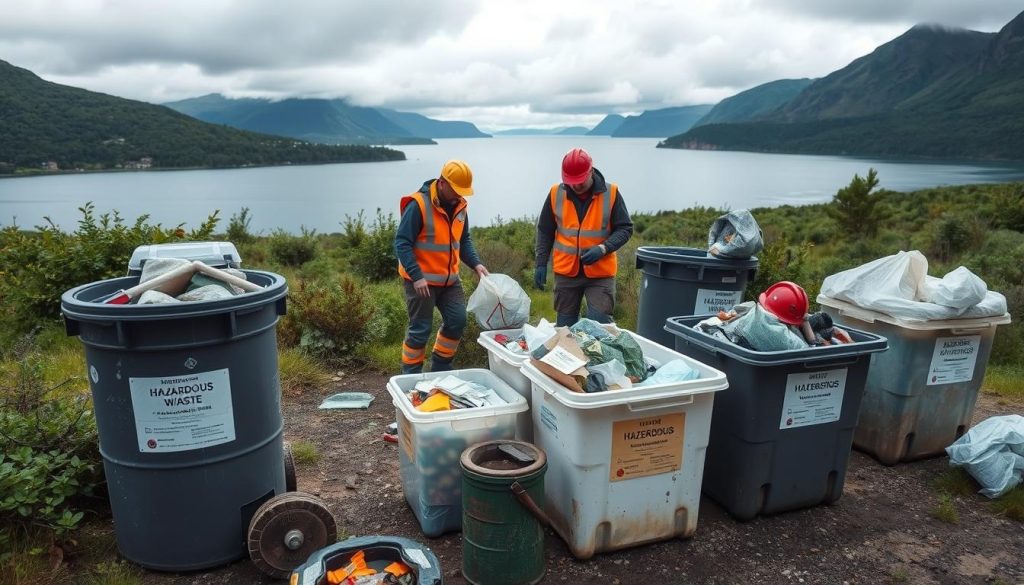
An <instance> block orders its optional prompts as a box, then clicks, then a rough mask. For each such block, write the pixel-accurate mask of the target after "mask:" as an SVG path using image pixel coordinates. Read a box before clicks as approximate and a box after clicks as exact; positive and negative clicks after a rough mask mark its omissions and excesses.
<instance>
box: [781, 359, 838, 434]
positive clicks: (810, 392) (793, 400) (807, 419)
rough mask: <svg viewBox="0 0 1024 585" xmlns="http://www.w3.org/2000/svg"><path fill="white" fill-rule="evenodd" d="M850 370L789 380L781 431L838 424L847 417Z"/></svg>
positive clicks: (799, 375) (814, 374) (813, 373)
mask: <svg viewBox="0 0 1024 585" xmlns="http://www.w3.org/2000/svg"><path fill="white" fill-rule="evenodd" d="M845 392H846V368H843V369H841V370H826V371H824V372H804V373H800V374H790V375H788V376H786V396H785V398H784V399H783V401H782V420H781V421H780V422H779V428H780V429H795V428H797V427H806V426H809V425H820V424H824V423H830V422H835V421H837V420H839V417H840V416H842V414H843V394H844V393H845Z"/></svg>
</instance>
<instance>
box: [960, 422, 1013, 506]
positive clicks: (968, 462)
mask: <svg viewBox="0 0 1024 585" xmlns="http://www.w3.org/2000/svg"><path fill="white" fill-rule="evenodd" d="M946 453H947V454H948V455H949V464H950V465H952V466H954V467H959V466H962V467H963V468H964V469H966V470H967V473H970V474H971V477H973V478H974V479H976V480H977V481H978V483H980V484H981V487H982V489H981V490H980V492H981V493H982V494H983V495H985V496H988V497H989V498H998V497H999V496H1001V495H1003V494H1005V493H1006V492H1008V491H1010V490H1012V489H1013V488H1014V487H1016V486H1017V484H1019V483H1021V481H1022V480H1024V416H1020V415H1018V414H1011V415H1006V416H993V417H991V418H987V419H985V420H983V421H981V422H980V423H978V424H977V425H975V427H974V428H972V429H971V430H969V431H967V434H965V435H964V436H962V437H960V438H959V439H957V440H956V441H955V442H954V443H953V444H952V445H950V446H949V447H946Z"/></svg>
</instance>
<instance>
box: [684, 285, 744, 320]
mask: <svg viewBox="0 0 1024 585" xmlns="http://www.w3.org/2000/svg"><path fill="white" fill-rule="evenodd" d="M741 300H743V291H741V290H709V289H705V288H699V289H697V302H696V303H694V306H693V314H694V315H703V314H704V313H717V312H719V311H728V310H730V309H732V308H733V307H735V306H736V305H737V304H739V302H740V301H741Z"/></svg>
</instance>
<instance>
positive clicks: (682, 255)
mask: <svg viewBox="0 0 1024 585" xmlns="http://www.w3.org/2000/svg"><path fill="white" fill-rule="evenodd" d="M757 266H758V262H757V258H756V257H751V258H748V259H746V260H736V259H730V258H720V257H717V256H712V255H710V254H708V252H707V250H701V249H698V248H677V247H664V246H641V247H639V248H637V250H636V267H637V268H639V269H642V270H643V271H644V276H643V282H642V283H641V284H640V302H639V307H638V310H637V318H636V330H637V333H639V334H640V335H643V336H644V337H646V338H648V339H650V340H651V341H655V342H657V343H660V344H661V345H664V346H665V347H668V348H671V347H673V346H674V344H675V339H674V338H673V337H672V335H671V334H669V333H668V332H666V331H665V319H668V318H669V317H675V316H677V315H699V314H703V313H717V312H718V311H728V310H729V309H731V308H733V306H734V305H736V304H738V303H740V302H742V301H743V292H744V290H746V288H747V283H748V282H750V281H752V280H754V277H755V276H756V275H757Z"/></svg>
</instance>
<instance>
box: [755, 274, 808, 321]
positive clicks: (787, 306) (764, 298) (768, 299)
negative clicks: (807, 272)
mask: <svg viewBox="0 0 1024 585" xmlns="http://www.w3.org/2000/svg"><path fill="white" fill-rule="evenodd" d="M757 300H758V302H760V303H761V306H762V307H764V308H765V310H766V311H768V312H769V313H771V314H772V315H775V316H776V317H778V318H779V321H782V322H783V323H785V324H787V325H799V324H800V323H802V322H803V320H804V315H806V314H807V309H808V308H809V307H810V305H809V304H808V302H807V293H806V292H805V291H804V289H803V288H801V287H800V285H799V284H796V283H795V282H790V281H788V280H783V281H781V282H776V283H775V284H773V285H771V286H769V287H768V290H766V291H764V292H763V293H761V296H759V297H758V298H757Z"/></svg>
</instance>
